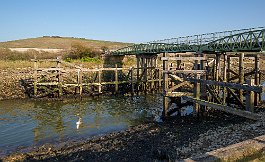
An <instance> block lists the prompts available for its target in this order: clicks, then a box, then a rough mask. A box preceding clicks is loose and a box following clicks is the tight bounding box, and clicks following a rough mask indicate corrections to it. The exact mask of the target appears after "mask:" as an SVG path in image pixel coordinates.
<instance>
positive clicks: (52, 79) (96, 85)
mask: <svg viewBox="0 0 265 162" xmlns="http://www.w3.org/2000/svg"><path fill="white" fill-rule="evenodd" d="M137 60H138V61H137V67H129V68H124V67H117V65H115V67H112V68H103V67H98V68H95V69H89V68H83V67H82V66H77V65H74V64H71V63H69V62H65V61H63V60H62V59H61V57H57V58H56V59H46V60H38V59H32V61H33V62H34V74H33V80H34V81H33V87H34V97H45V96H51V97H61V96H62V95H65V94H78V95H81V96H82V95H99V94H103V93H105V94H106V93H111V94H126V95H134V94H139V93H154V92H158V90H160V89H161V87H162V69H161V68H159V67H157V66H156V57H154V58H152V57H148V58H139V59H137ZM47 62H53V63H54V65H53V66H52V67H50V68H42V67H41V65H42V64H43V63H44V64H45V63H47Z"/></svg>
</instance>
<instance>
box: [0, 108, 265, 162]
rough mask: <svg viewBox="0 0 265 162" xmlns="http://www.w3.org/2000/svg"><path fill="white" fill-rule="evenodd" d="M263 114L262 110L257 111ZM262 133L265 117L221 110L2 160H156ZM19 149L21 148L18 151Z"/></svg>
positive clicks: (200, 151)
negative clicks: (244, 115)
mask: <svg viewBox="0 0 265 162" xmlns="http://www.w3.org/2000/svg"><path fill="white" fill-rule="evenodd" d="M260 114H261V115H263V116H264V115H265V112H264V110H261V111H260ZM263 134H265V120H264V119H263V120H262V121H251V120H246V119H243V118H240V117H238V116H232V115H228V114H225V113H220V112H218V113H216V112H212V113H211V115H209V116H208V117H204V118H200V119H196V118H192V117H189V116H186V117H178V118H172V119H169V120H168V121H166V122H163V123H157V122H147V123H143V124H140V125H138V126H133V127H131V128H129V129H127V130H126V131H121V132H116V133H110V134H107V135H105V136H100V137H95V138H92V139H87V140H83V141H78V142H73V141H72V142H64V143H60V144H58V145H52V144H45V145H43V146H41V147H38V148H33V149H31V150H30V151H29V150H27V151H26V153H17V154H12V155H10V156H7V157H3V158H2V160H3V161H15V160H19V161H36V160H40V161H156V160H169V159H171V160H176V159H184V158H188V157H191V156H198V155H201V154H204V153H205V152H209V151H212V150H215V149H218V148H221V147H225V146H228V145H231V144H234V143H238V142H241V141H244V140H246V139H250V138H254V137H257V136H260V135H263ZM21 151H23V150H21Z"/></svg>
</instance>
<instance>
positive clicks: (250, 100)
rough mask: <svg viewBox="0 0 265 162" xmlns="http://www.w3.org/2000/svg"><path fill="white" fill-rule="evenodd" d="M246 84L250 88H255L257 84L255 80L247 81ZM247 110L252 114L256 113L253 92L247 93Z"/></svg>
mask: <svg viewBox="0 0 265 162" xmlns="http://www.w3.org/2000/svg"><path fill="white" fill-rule="evenodd" d="M246 82H247V84H248V85H249V86H253V85H254V84H255V80H254V79H250V80H247V81H246ZM246 110H247V111H250V112H254V92H253V91H247V94H246Z"/></svg>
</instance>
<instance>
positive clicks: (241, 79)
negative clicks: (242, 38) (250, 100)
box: [239, 53, 244, 102]
mask: <svg viewBox="0 0 265 162" xmlns="http://www.w3.org/2000/svg"><path fill="white" fill-rule="evenodd" d="M239 83H240V84H244V53H240V54H239ZM239 99H240V101H241V102H243V99H244V96H243V90H239Z"/></svg>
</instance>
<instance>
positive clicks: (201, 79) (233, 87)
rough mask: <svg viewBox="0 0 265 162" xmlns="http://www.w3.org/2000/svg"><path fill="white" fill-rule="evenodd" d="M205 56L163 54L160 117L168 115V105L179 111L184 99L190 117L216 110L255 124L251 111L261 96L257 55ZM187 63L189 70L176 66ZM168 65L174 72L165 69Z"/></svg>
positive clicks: (262, 89)
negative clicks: (190, 111)
mask: <svg viewBox="0 0 265 162" xmlns="http://www.w3.org/2000/svg"><path fill="white" fill-rule="evenodd" d="M207 56H208V57H206V55H204V54H197V53H194V54H191V55H187V54H185V53H184V54H178V55H177V57H176V56H174V57H168V56H167V54H166V53H164V54H163V57H162V58H161V60H162V61H163V83H165V84H163V95H164V100H163V102H164V107H163V116H164V117H167V116H169V115H170V113H169V112H170V111H172V110H170V109H171V105H172V103H176V105H179V106H178V107H177V108H176V109H181V105H182V103H181V102H182V100H181V99H184V100H186V101H190V103H191V104H192V105H193V109H194V110H193V111H194V112H193V114H194V116H200V115H203V114H204V113H205V112H207V111H209V110H210V109H218V110H221V111H224V112H227V113H231V114H235V115H239V116H242V117H246V118H249V119H254V120H258V119H259V118H260V116H258V115H257V114H256V113H255V111H256V108H257V107H258V106H259V103H260V100H261V93H262V92H264V88H263V87H262V86H261V78H260V74H261V73H260V54H259V53H248V54H244V53H217V54H213V55H207ZM187 61H188V62H190V63H191V65H192V66H193V67H192V70H191V69H185V67H181V66H180V65H181V63H182V62H187ZM172 63H173V64H175V69H176V70H172V67H171V68H169V66H168V65H169V64H172ZM179 69H181V70H179ZM184 87H187V88H188V89H187V88H186V89H185V88H184Z"/></svg>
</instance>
